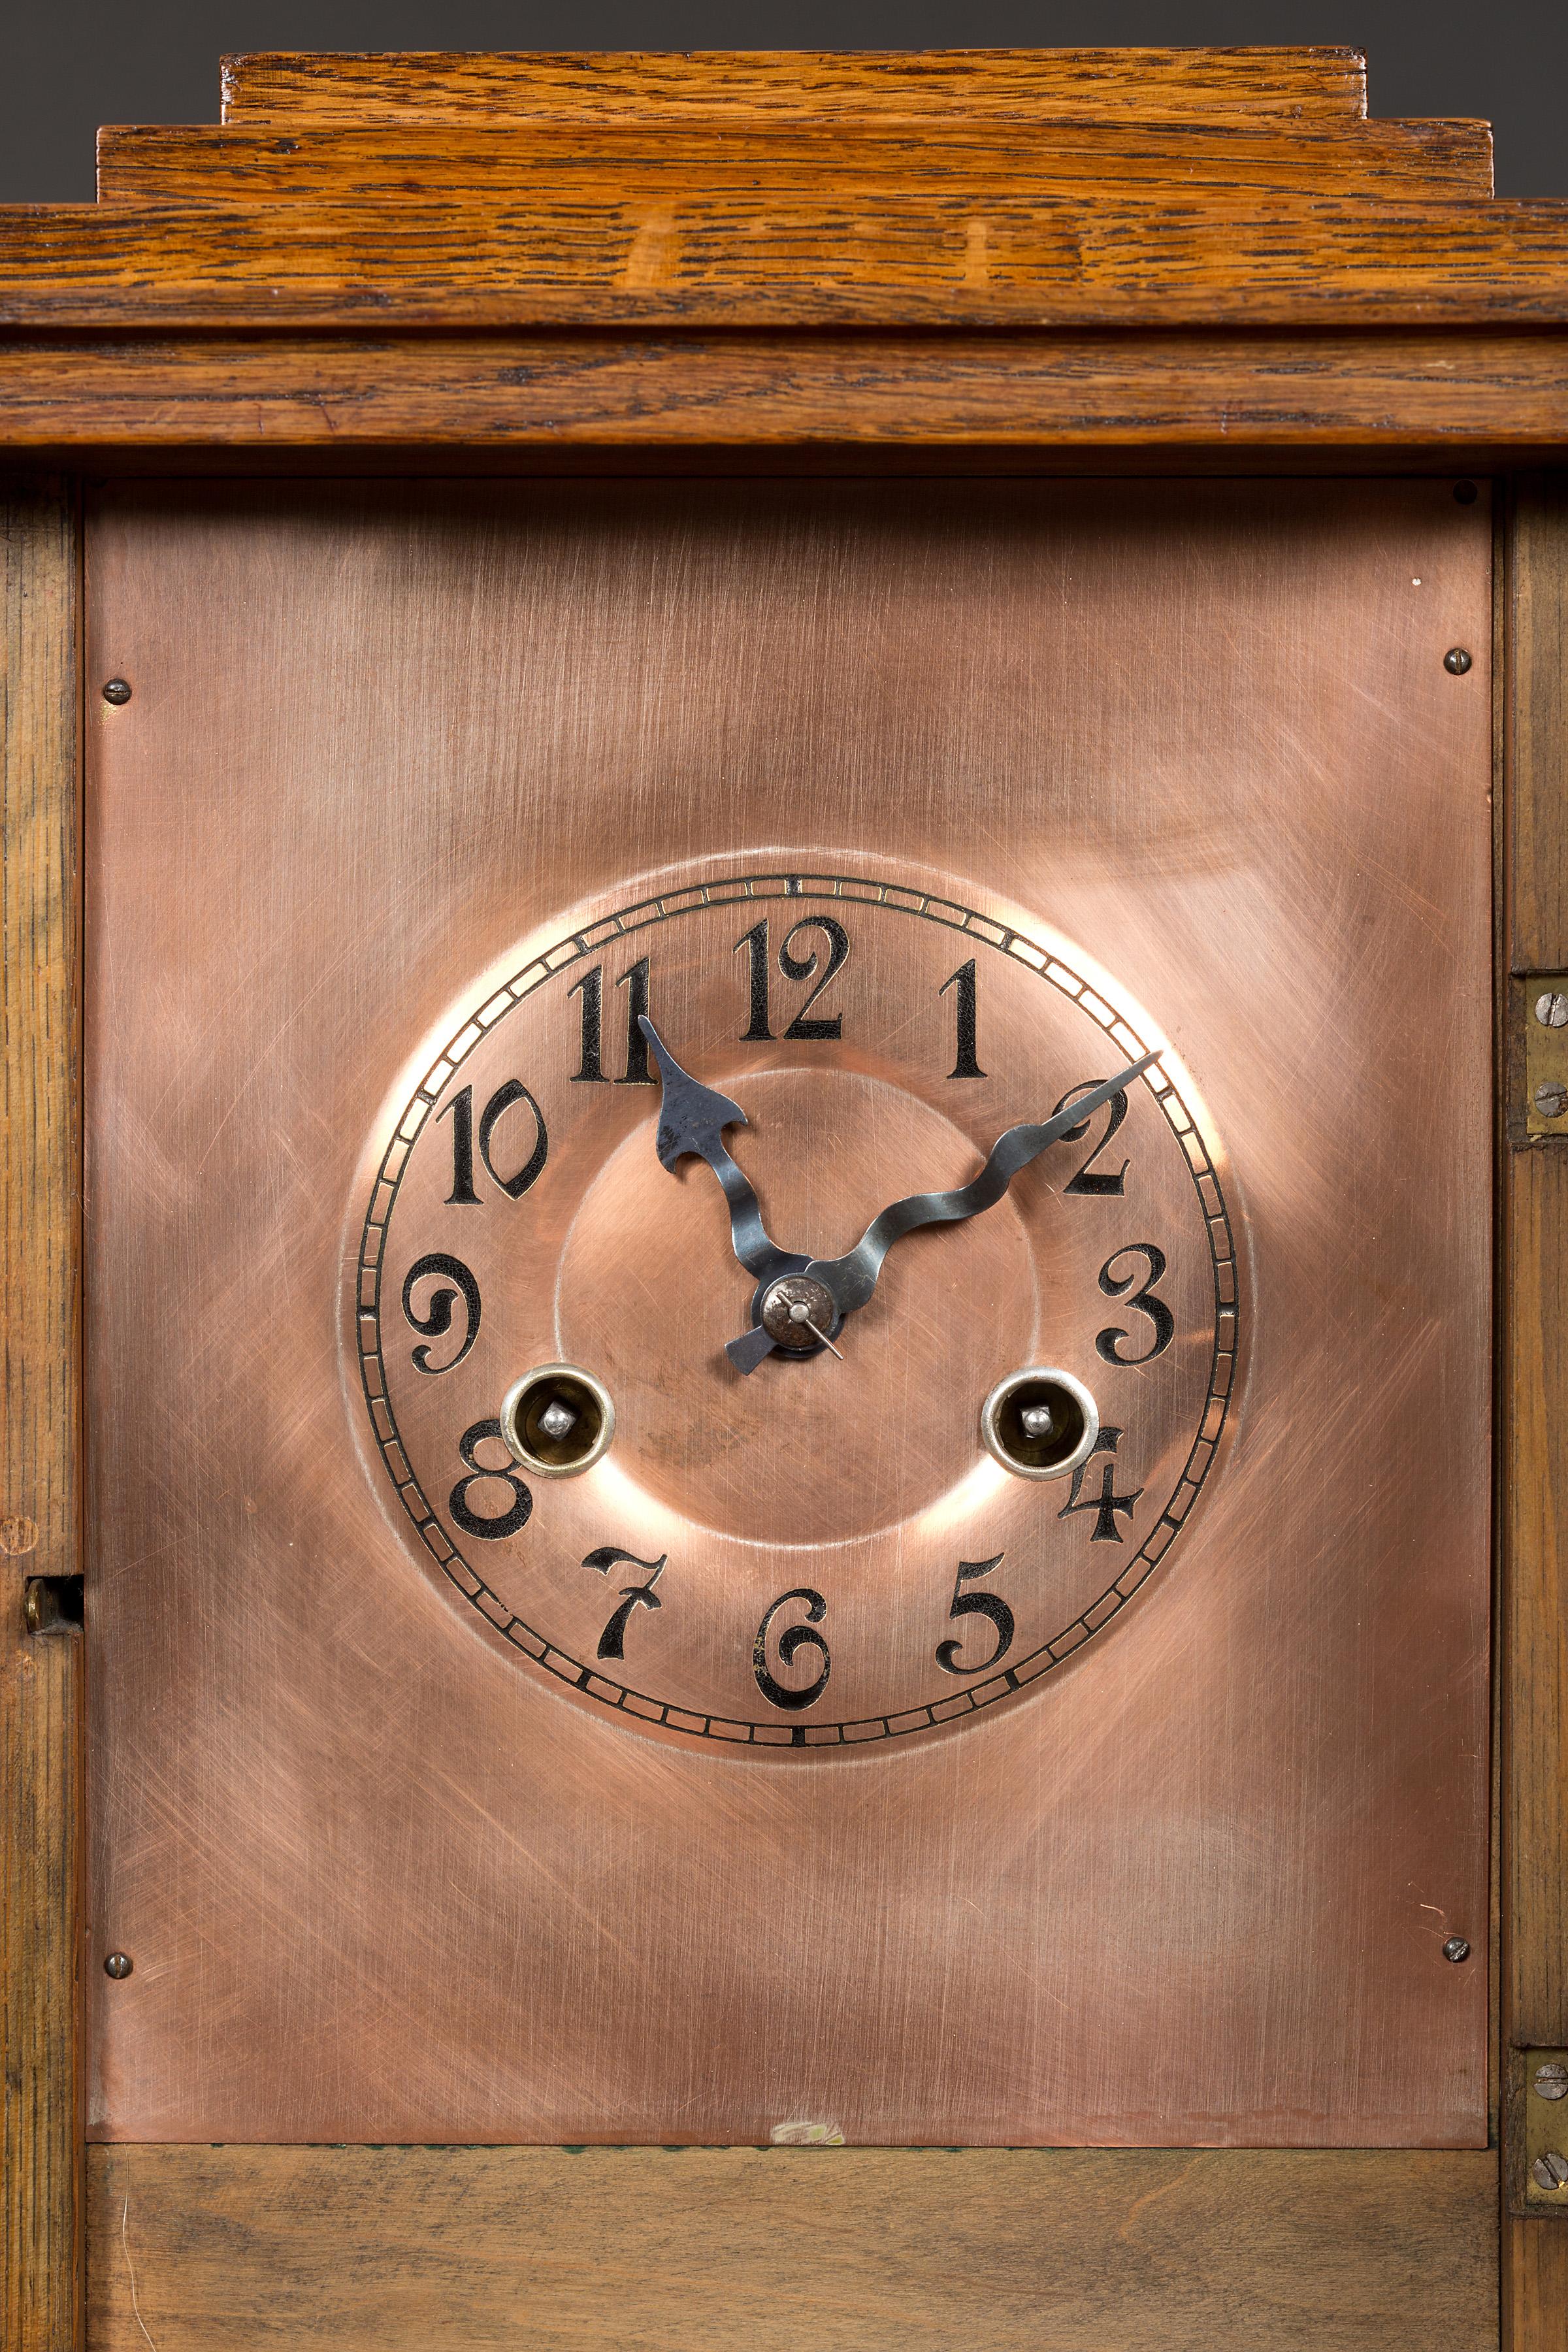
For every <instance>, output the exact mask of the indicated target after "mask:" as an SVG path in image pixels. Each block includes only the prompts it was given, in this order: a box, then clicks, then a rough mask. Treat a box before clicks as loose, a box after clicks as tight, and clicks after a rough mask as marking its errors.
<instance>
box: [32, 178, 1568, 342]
mask: <svg viewBox="0 0 1568 2352" xmlns="http://www.w3.org/2000/svg"><path fill="white" fill-rule="evenodd" d="M372 320H374V322H375V324H376V326H377V327H378V328H379V329H381V330H383V331H392V330H398V329H407V328H421V329H427V328H430V327H435V326H439V327H443V328H446V329H447V330H451V329H455V328H459V327H468V328H483V329H502V328H513V329H516V328H523V327H529V326H553V327H558V328H560V327H577V328H593V327H605V326H627V327H630V326H637V325H641V326H664V327H714V326H722V327H725V328H731V329H733V328H747V327H752V328H754V327H764V326H781V327H782V326H802V327H806V326H852V327H858V328H870V329H878V330H886V329H890V328H898V327H918V328H926V329H929V328H931V327H946V328H949V329H953V330H965V329H969V330H973V328H976V327H1008V328H1013V329H1018V328H1042V327H1045V328H1050V329H1052V330H1057V331H1074V330H1078V329H1082V328H1086V327H1095V326H1100V327H1112V328H1117V329H1130V328H1140V327H1161V328H1174V327H1186V328H1194V327H1203V326H1211V327H1212V326H1215V325H1219V324H1223V323H1226V322H1232V323H1234V324H1236V325H1237V326H1245V327H1247V328H1248V329H1258V328H1263V327H1287V326H1299V327H1316V328H1324V329H1332V330H1341V331H1342V330H1344V329H1346V328H1350V327H1373V326H1385V327H1387V326H1406V327H1414V326H1436V325H1444V326H1452V327H1481V326H1488V325H1491V326H1506V325H1510V324H1512V325H1516V326H1520V325H1525V326H1529V327H1531V328H1538V327H1543V326H1552V325H1561V324H1564V323H1568V203H1563V204H1558V203H1540V204H1486V205H1481V204H1430V205H1409V204H1404V203H1400V204H1392V203H1387V204H1369V203H1355V202H1351V201H1349V200H1345V201H1331V200H1327V199H1325V200H1324V201H1322V202H1321V203H1317V202H1314V203H1307V204H1292V205H1286V204H1283V203H1280V204H1270V203H1267V202H1263V201H1261V200H1254V201H1252V202H1250V203H1249V204H1248V205H1246V206H1242V205H1222V204H1216V203H1210V202H1206V201H1203V200H1200V199H1193V198H1187V197H1183V198H1181V199H1179V200H1170V199H1135V198H1131V197H1129V198H1126V199H1123V200H1118V201H1115V202H1105V203H1099V204H1095V203H1085V202H1079V201H1078V200H1076V199H1071V198H1066V197H1060V198H1057V197H1053V198H1050V199H1048V200H1042V201H1041V202H1040V203H1038V204H1036V205H1018V204H1017V203H1016V202H1014V201H1010V200H1006V199H1004V200H1002V201H999V202H997V203H994V204H989V203H988V204H987V205H986V207H985V210H984V213H983V214H977V213H976V211H975V208H974V204H973V201H972V200H971V199H970V198H966V197H931V198H929V199H925V200H922V199H921V198H919V197H917V196H906V195H904V194H898V195H888V196H886V197H883V198H879V200H878V201H877V202H876V203H875V204H874V205H870V204H868V205H845V204H844V203H842V202H836V201H831V200H825V201H816V200H813V199H811V198H810V197H808V196H800V197H793V196H792V197H790V198H789V199H788V200H787V201H786V200H784V199H771V200H770V199H765V198H760V197H756V196H752V195H750V194H747V195H741V194H736V195H733V196H731V195H728V194H725V195H723V196H714V195H712V194H707V193H698V194H693V195H692V196H691V197H690V198H689V200H688V201H683V202H681V203H679V204H673V203H672V204H670V205H664V206H655V207H652V208H649V207H648V206H646V205H642V206H639V205H636V204H633V203H629V202H623V201H621V200H620V199H618V198H617V197H616V196H615V195H614V194H611V193H608V192H604V191H599V192H595V194H593V195H592V196H581V197H580V196H577V195H575V194H573V193H572V192H571V191H566V192H563V193H557V194H553V195H552V194H550V193H549V191H548V190H542V192H541V194H540V195H539V196H538V198H537V200H535V201H530V202H514V201H512V200H511V199H510V198H505V197H500V198H498V199H497V200H496V201H495V202H494V203H493V204H489V205H482V206H480V205H450V204H440V203H432V202H430V201H429V200H427V199H424V200H421V199H414V198H411V199H409V200H407V201H405V202H397V203H383V204H372V203H369V202H367V203H364V204H363V205H342V204H330V203H322V204H312V205H296V204H289V205H272V204H268V205H235V204H228V205H161V206H155V207H147V206H142V205H101V206H94V205H82V206H79V207H77V208H72V207H70V206H67V205H60V206H58V207H52V208H51V207H47V206H40V207H28V206H17V205H10V206H7V207H5V209H4V210H0V326H10V327H13V328H19V329H26V330H29V331H37V330H39V329H42V328H48V329H51V330H55V331H84V330H93V329H101V330H114V331H128V330H135V331H143V330H145V329H148V328H153V327H161V328H175V327H178V328H183V329H187V330H198V329H199V330H203V331H205V330H209V329H214V328H219V327H224V326H228V327H231V328H242V327H243V328H245V329H247V330H254V329H262V330H277V329H287V328H295V327H312V328H317V329H329V328H334V327H337V328H354V327H363V326H364V325H365V324H366V323H367V322H368V321H372Z"/></svg>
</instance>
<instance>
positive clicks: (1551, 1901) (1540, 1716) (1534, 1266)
mask: <svg viewBox="0 0 1568 2352" xmlns="http://www.w3.org/2000/svg"><path fill="white" fill-rule="evenodd" d="M1504 616H1505V627H1504V633H1503V643H1504V650H1505V669H1504V690H1503V752H1504V759H1503V770H1504V778H1505V814H1504V830H1503V843H1504V855H1503V905H1502V927H1501V929H1502V960H1503V970H1502V971H1501V972H1500V975H1499V977H1500V984H1501V992H1502V995H1503V1001H1504V1004H1505V1008H1507V1010H1508V1011H1509V1012H1510V1014H1511V1017H1512V1018H1513V1019H1514V1020H1516V1021H1517V1020H1518V1019H1521V1018H1523V1019H1528V1018H1531V1017H1532V1016H1531V1010H1530V997H1531V991H1530V990H1529V989H1528V988H1523V989H1521V987H1520V986H1519V985H1518V982H1519V981H1520V979H1521V978H1522V977H1524V976H1526V975H1528V974H1530V973H1531V972H1543V971H1560V970H1562V969H1563V959H1564V958H1568V475H1557V476H1546V477H1535V478H1521V480H1520V481H1519V482H1518V483H1517V485H1516V486H1515V491H1514V496H1513V498H1512V500H1511V515H1510V526H1509V530H1508V536H1507V547H1506V569H1505V587H1504ZM1510 983H1511V984H1510ZM1506 1043H1507V1047H1508V1050H1507V1051H1505V1054H1504V1055H1503V1057H1502V1060H1503V1069H1502V1074H1501V1083H1502V1085H1503V1086H1504V1087H1505V1088H1506V1089H1510V1090H1517V1089H1518V1088H1519V1087H1520V1086H1521V1061H1522V1056H1521V1054H1520V1052H1519V1050H1518V1045H1519V1040H1518V1038H1517V1036H1515V1037H1512V1038H1510V1039H1508V1040H1507V1041H1506ZM1503 1108H1504V1113H1505V1127H1506V1125H1508V1124H1513V1125H1514V1139H1513V1140H1511V1141H1505V1144H1504V1149H1503V1153H1502V1165H1501V1185H1500V1204H1499V1205H1500V1216H1501V1222H1502V1234H1501V1241H1502V1270H1503V1281H1502V1300H1503V1325H1502V1355H1501V1375H1502V1378H1501V1390H1502V1395H1501V1404H1502V1426H1501V1430H1500V1455H1501V1464H1502V1496H1501V1500H1502V1510H1501V1577H1500V1622H1499V1633H1500V1709H1501V1716H1502V1726H1501V1728H1502V1742H1501V1759H1502V1786H1501V1790H1500V1797H1501V1804H1500V1848H1501V1852H1500V1861H1501V1903H1500V1908H1501V1919H1500V1929H1501V1936H1500V1959H1501V1969H1500V1974H1501V1982H1500V2006H1501V2027H1502V2055H1503V2058H1504V2061H1505V2068H1506V2065H1507V2062H1508V2061H1509V2059H1510V2054H1511V2053H1514V2052H1517V2051H1520V2050H1527V2049H1555V2048H1558V2047H1560V2046H1561V2045H1562V2044H1563V2042H1564V2040H1565V2039H1568V1517H1565V1515H1564V1513H1563V1509H1562V1507H1561V1501H1560V1498H1561V1496H1563V1492H1564V1481H1565V1479H1568V1328H1565V1327H1564V1323H1563V1302H1564V1300H1568V1142H1564V1141H1563V1140H1561V1139H1557V1138H1555V1137H1552V1138H1548V1139H1540V1140H1537V1141H1535V1142H1533V1143H1525V1142H1522V1141H1521V1140H1519V1139H1518V1124H1517V1122H1510V1121H1509V1120H1508V1118H1507V1114H1508V1113H1509V1112H1510V1110H1521V1109H1522V1104H1513V1103H1510V1102H1507V1101H1505V1103H1504V1106H1503ZM1508 2120H1509V2118H1508V2117H1506V2116H1505V2129H1506V2127H1507V2123H1508ZM1515 2170H1516V2171H1517V2168H1515ZM1513 2186H1514V2199H1513V2200H1512V2201H1514V2202H1516V2203H1517V2202H1518V2201H1520V2200H1519V2195H1518V2192H1519V2188H1520V2183H1519V2181H1518V2180H1517V2179H1516V2180H1515V2182H1514V2184H1513ZM1503 2231H1504V2235H1503V2276H1502V2287H1503V2310H1504V2324H1505V2336H1504V2340H1505V2343H1506V2344H1507V2345H1508V2346H1509V2347H1510V2352H1545V2347H1548V2346H1552V2345H1558V2344H1560V2343H1562V2341H1563V2330H1564V2328H1565V2327H1568V2213H1563V2214H1542V2215H1528V2216H1521V2215H1519V2214H1516V2213H1507V2214H1505V2218H1504V2224H1503Z"/></svg>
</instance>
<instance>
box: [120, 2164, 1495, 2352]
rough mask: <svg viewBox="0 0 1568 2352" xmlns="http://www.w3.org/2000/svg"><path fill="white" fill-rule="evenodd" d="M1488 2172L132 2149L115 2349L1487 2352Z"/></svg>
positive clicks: (1460, 2167) (1491, 2326) (1491, 2208)
mask: <svg viewBox="0 0 1568 2352" xmlns="http://www.w3.org/2000/svg"><path fill="white" fill-rule="evenodd" d="M1496 2203H1497V2168H1496V2159H1495V2158H1494V2157H1493V2156H1491V2155H1490V2154H1487V2153H1474V2154H1469V2153H1467V2154H1447V2153H1445V2154H1433V2153H1427V2152H1419V2151H1405V2150H1401V2151H1398V2152H1396V2153H1384V2152H1379V2151H1366V2150H1360V2149H1344V2150H1312V2151H1305V2150H1299V2149H1291V2150H1279V2149H1275V2150H1266V2151H1260V2150H1252V2149H1226V2150H1201V2151H1196V2152H1192V2151H1187V2150H1168V2149H1121V2150H1115V2151H1105V2150H1097V2149H1082V2148H1061V2149H1048V2150H1040V2149H1029V2150H1024V2149H1002V2150H994V2149H993V2150H984V2151H980V2150H974V2151H963V2152H958V2151H951V2150H943V2149H934V2148H933V2149H894V2150H889V2149H843V2150H836V2149H835V2150H829V2149H819V2150H809V2151H806V2150H801V2151H793V2150H792V2151H784V2150H777V2149H775V2150H759V2149H752V2148H725V2149H713V2148H687V2149H672V2150H664V2149H648V2148H624V2149H623V2148H595V2149H586V2150H584V2151H583V2152H582V2153H580V2154H574V2153H572V2152H570V2151H568V2150H564V2149H559V2148H516V2147H513V2148H500V2147H489V2148H483V2147H97V2148H94V2149H92V2150H91V2152H90V2156H89V2232H90V2235H89V2298H90V2307H89V2334H88V2341H89V2347H91V2352H146V2347H147V2345H148V2344H149V2343H152V2344H153V2345H155V2346H156V2347H157V2352H248V2347H258V2352H259V2347H263V2346H266V2347H275V2346H279V2345H288V2346H289V2347H304V2346H309V2345H321V2346H329V2345H330V2346H331V2352H404V2347H407V2352H479V2347H487V2352H489V2347H499V2346H512V2345H516V2346H519V2347H521V2346H522V2345H526V2346H527V2347H529V2352H578V2347H583V2352H587V2347H613V2352H691V2347H696V2346H700V2345H713V2346H728V2345H735V2346H741V2345H743V2346H744V2347H746V2352H800V2347H802V2346H807V2345H809V2346H813V2347H823V2352H950V2347H952V2346H953V2345H955V2344H958V2343H961V2342H963V2343H968V2344H973V2345H976V2346H984V2347H985V2352H1025V2348H1026V2347H1027V2352H1106V2347H1108V2346H1111V2345H1114V2346H1115V2347H1118V2352H1145V2347H1146V2352H1189V2347H1190V2352H1209V2347H1214V2346H1232V2345H1236V2346H1240V2345H1246V2346H1247V2347H1248V2352H1296V2347H1303V2352H1306V2347H1313V2352H1362V2347H1366V2352H1406V2347H1408V2352H1430V2347H1432V2346H1433V2345H1434V2344H1442V2345H1445V2346H1448V2347H1454V2352H1487V2347H1491V2346H1493V2345H1495V2344H1496V2342H1497V2300H1498V2297H1497V2220H1496Z"/></svg>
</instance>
